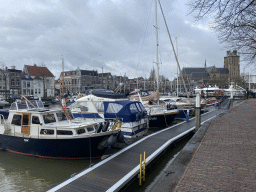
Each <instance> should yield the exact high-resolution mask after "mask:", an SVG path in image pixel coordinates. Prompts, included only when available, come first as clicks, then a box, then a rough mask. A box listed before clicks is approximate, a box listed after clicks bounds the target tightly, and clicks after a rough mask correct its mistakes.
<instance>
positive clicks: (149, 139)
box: [48, 109, 225, 192]
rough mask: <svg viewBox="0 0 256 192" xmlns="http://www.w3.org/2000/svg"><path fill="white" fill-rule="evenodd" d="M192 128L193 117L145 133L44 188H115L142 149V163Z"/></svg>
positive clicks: (133, 171)
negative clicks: (50, 186) (61, 180)
mask: <svg viewBox="0 0 256 192" xmlns="http://www.w3.org/2000/svg"><path fill="white" fill-rule="evenodd" d="M223 111H225V109H218V110H213V111H211V112H208V113H206V114H203V115H202V116H201V122H202V123H203V122H206V121H208V120H210V119H213V118H215V117H216V116H217V115H218V114H220V113H222V112H223ZM194 129H195V118H193V119H191V120H190V121H189V122H182V123H179V124H176V125H174V126H171V127H168V128H166V129H163V130H161V131H159V132H156V133H154V134H151V135H148V136H146V137H144V138H142V139H140V140H139V141H137V142H135V143H133V144H131V145H129V146H127V147H126V148H124V149H122V150H121V151H119V152H117V153H116V154H114V155H112V156H110V157H109V158H107V159H105V160H103V161H101V162H100V163H98V164H96V165H94V166H93V167H91V168H88V169H86V170H85V171H83V172H81V173H79V174H77V175H75V176H73V177H72V178H70V179H68V180H66V181H64V182H63V183H61V184H59V185H57V186H55V187H53V188H52V189H50V190H48V191H49V192H52V191H63V192H64V191H68V192H69V191H78V192H79V191H93V192H96V191H118V190H120V189H121V188H122V187H123V186H124V185H125V184H126V183H127V182H129V181H130V180H131V179H132V178H134V177H135V176H136V175H137V174H138V172H139V156H140V154H143V152H144V151H146V157H147V158H146V164H149V163H150V162H151V161H152V160H154V158H156V157H157V156H158V155H159V154H160V153H161V152H162V151H164V150H165V149H166V148H167V147H168V146H169V145H170V144H171V143H172V142H173V141H175V140H177V139H178V138H180V137H182V136H184V135H186V134H188V133H189V132H191V131H193V130H194Z"/></svg>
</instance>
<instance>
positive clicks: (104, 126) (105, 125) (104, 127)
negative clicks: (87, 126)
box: [102, 121, 109, 132]
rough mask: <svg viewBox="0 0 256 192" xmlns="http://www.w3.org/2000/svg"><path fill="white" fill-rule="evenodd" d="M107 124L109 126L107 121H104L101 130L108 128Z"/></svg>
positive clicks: (104, 130)
mask: <svg viewBox="0 0 256 192" xmlns="http://www.w3.org/2000/svg"><path fill="white" fill-rule="evenodd" d="M108 126H109V121H105V122H104V125H103V127H102V132H106V131H107V130H108Z"/></svg>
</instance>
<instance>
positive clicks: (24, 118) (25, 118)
mask: <svg viewBox="0 0 256 192" xmlns="http://www.w3.org/2000/svg"><path fill="white" fill-rule="evenodd" d="M22 125H29V115H23V123H22Z"/></svg>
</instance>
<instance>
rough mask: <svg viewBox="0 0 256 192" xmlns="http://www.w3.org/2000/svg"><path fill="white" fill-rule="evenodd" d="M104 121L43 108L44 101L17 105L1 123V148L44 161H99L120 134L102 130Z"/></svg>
mask: <svg viewBox="0 0 256 192" xmlns="http://www.w3.org/2000/svg"><path fill="white" fill-rule="evenodd" d="M103 122H104V121H103V120H99V121H96V120H94V121H91V120H85V119H75V118H73V116H72V114H71V112H70V111H69V110H65V111H63V110H60V109H53V110H49V109H46V108H44V106H43V103H42V101H33V100H25V101H19V102H15V103H13V104H12V105H11V107H10V110H9V116H8V119H7V120H5V123H3V124H0V149H2V150H7V151H11V152H15V153H20V154H25V155H31V156H38V157H45V158H61V159H62V158H64V159H84V158H99V157H101V156H102V155H103V154H104V152H105V150H106V146H108V144H110V143H112V141H111V142H108V139H109V138H110V137H113V136H116V137H117V134H118V133H119V132H120V131H119V130H113V131H108V130H107V129H104V130H103V128H102V127H103ZM106 141H107V142H106Z"/></svg>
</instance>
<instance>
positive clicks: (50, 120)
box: [43, 114, 56, 124]
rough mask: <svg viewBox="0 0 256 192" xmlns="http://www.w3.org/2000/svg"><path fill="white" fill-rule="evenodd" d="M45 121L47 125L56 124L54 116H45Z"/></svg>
mask: <svg viewBox="0 0 256 192" xmlns="http://www.w3.org/2000/svg"><path fill="white" fill-rule="evenodd" d="M43 119H44V123H45V124H47V123H54V122H56V119H55V116H54V114H47V115H43Z"/></svg>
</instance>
